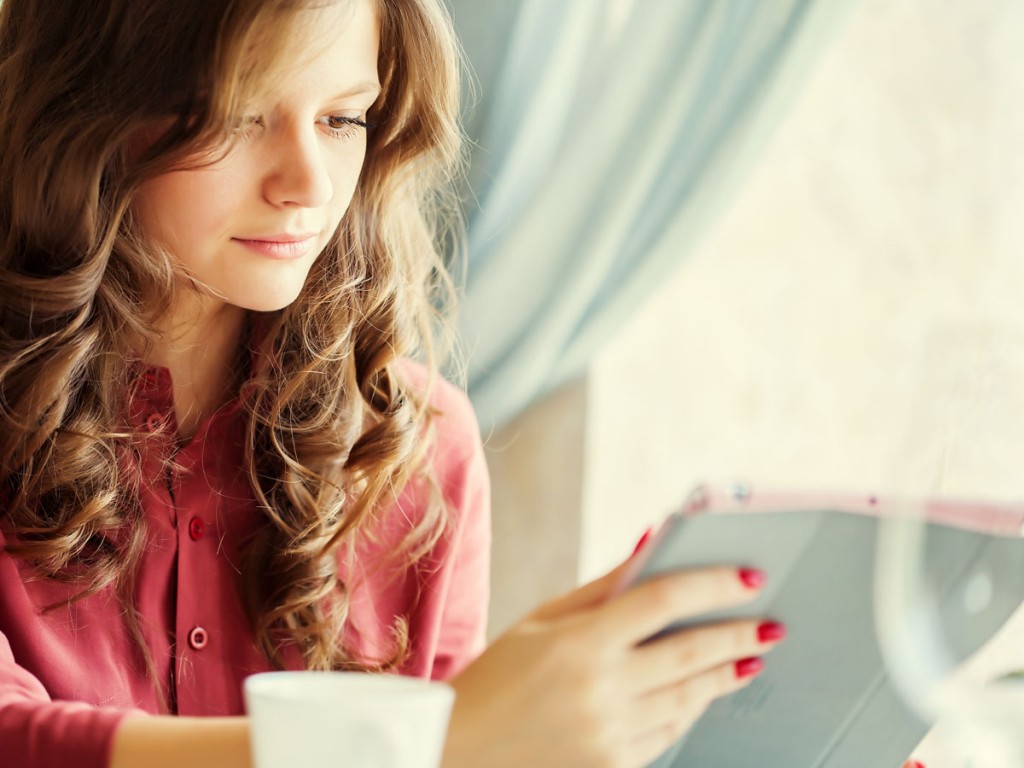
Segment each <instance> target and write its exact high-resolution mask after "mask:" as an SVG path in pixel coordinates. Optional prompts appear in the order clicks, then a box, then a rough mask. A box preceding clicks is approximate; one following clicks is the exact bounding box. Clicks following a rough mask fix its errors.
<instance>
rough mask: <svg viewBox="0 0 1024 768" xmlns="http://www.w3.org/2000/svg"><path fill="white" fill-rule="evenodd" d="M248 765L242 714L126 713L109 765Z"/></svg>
mask: <svg viewBox="0 0 1024 768" xmlns="http://www.w3.org/2000/svg"><path fill="white" fill-rule="evenodd" d="M183 766H188V767H189V768H252V756H251V753H250V750H249V720H248V718H245V717H130V718H127V719H126V720H124V721H123V722H122V723H121V725H120V726H118V729H117V732H116V734H115V736H114V748H113V752H112V755H111V759H110V768H182V767H183Z"/></svg>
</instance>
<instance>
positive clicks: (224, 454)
mask: <svg viewBox="0 0 1024 768" xmlns="http://www.w3.org/2000/svg"><path fill="white" fill-rule="evenodd" d="M403 371H404V372H405V373H406V374H407V375H408V376H409V378H410V380H411V381H413V382H417V381H419V382H422V381H423V375H424V374H423V371H422V369H420V368H419V367H418V366H414V365H409V366H407V367H406V368H403ZM145 379H146V384H145V386H144V390H143V392H142V395H141V397H139V398H138V399H137V400H136V401H135V403H134V405H133V410H132V419H133V421H134V423H135V426H136V427H137V428H139V429H142V430H149V431H153V430H154V429H156V428H157V427H158V426H159V425H160V423H165V424H167V426H168V429H167V432H168V434H170V435H174V434H176V432H177V429H176V425H175V424H174V423H173V420H174V409H173V401H172V393H171V381H170V375H169V373H168V371H167V370H166V369H162V368H153V369H149V370H148V371H147V372H146V375H145ZM434 389H435V394H434V396H433V398H432V403H433V405H434V407H435V408H436V409H437V410H438V411H440V415H439V416H437V417H436V418H435V424H436V427H435V430H436V435H437V437H436V441H435V446H434V448H433V449H432V454H431V461H432V464H433V467H434V471H435V473H436V476H437V478H438V479H439V481H440V486H441V488H442V491H443V493H444V496H445V498H446V500H447V502H448V504H449V506H450V508H451V510H452V514H453V515H454V520H453V524H452V526H451V528H450V533H448V534H447V535H446V536H445V537H444V538H442V540H441V541H440V542H439V543H438V544H437V545H436V547H435V548H434V549H433V550H432V551H431V552H430V553H429V554H428V556H427V557H426V558H424V559H423V560H421V561H419V562H418V563H416V564H415V565H414V566H411V567H408V566H402V565H401V563H400V562H399V564H398V565H396V566H389V567H385V568H380V569H373V568H372V567H371V566H373V565H374V564H375V563H378V562H381V554H382V553H388V552H390V551H392V550H393V548H395V547H397V545H398V543H399V542H400V540H401V539H402V537H403V535H404V534H405V533H406V532H407V531H408V527H409V519H410V518H411V519H416V517H417V515H418V514H420V511H421V510H422V508H423V505H424V503H425V499H426V496H425V493H426V491H425V489H424V487H423V486H422V485H420V484H419V483H418V482H417V481H415V480H414V481H413V482H411V483H410V484H409V486H408V487H407V488H406V489H405V491H404V492H403V494H402V496H401V498H400V499H399V501H398V503H397V504H395V505H393V506H392V507H391V508H390V509H388V510H387V511H386V512H385V514H384V515H383V517H382V523H381V529H380V530H381V533H382V543H381V544H380V545H379V546H377V547H371V546H370V545H365V546H363V548H362V549H361V550H360V551H359V557H358V558H357V561H356V566H355V567H354V568H352V569H346V568H343V570H342V574H341V575H342V577H343V578H344V580H345V583H346V584H347V585H349V588H350V590H351V591H352V594H351V600H352V602H351V611H350V621H349V624H348V630H347V632H348V639H349V640H350V641H351V644H354V646H355V647H356V648H357V649H359V650H360V651H361V652H363V653H366V654H370V655H373V654H375V653H376V652H378V651H381V650H386V649H387V648H388V647H389V646H388V644H387V643H388V638H389V631H390V629H391V627H392V625H393V623H394V619H395V617H398V616H406V617H408V619H409V629H410V633H409V634H410V638H411V643H412V654H411V656H410V658H409V660H408V662H407V663H406V664H405V665H404V666H403V667H402V669H401V670H400V671H401V673H402V674H405V675H412V676H417V677H429V678H434V679H444V678H448V677H450V676H452V675H453V674H455V673H456V672H458V671H459V670H460V669H461V668H462V667H463V666H464V665H465V664H467V663H468V662H469V661H470V660H471V659H472V658H473V657H474V656H475V655H476V654H478V653H479V652H480V651H481V650H482V649H483V645H484V629H485V622H486V609H487V596H488V581H489V578H488V577H489V552H490V517H489V495H488V494H489V488H488V478H487V470H486V467H485V464H484V459H483V452H482V449H481V446H480V438H479V434H478V431H477V426H476V421H475V418H474V416H473V412H472V408H471V407H470V405H469V403H468V400H467V399H466V398H465V396H464V395H462V394H461V393H460V392H458V390H456V389H455V388H454V387H452V386H451V385H449V384H447V383H444V382H438V384H437V385H436V386H435V388H434ZM242 434H243V419H242V418H241V411H240V408H239V405H238V402H237V401H236V402H234V403H231V404H229V405H228V406H225V407H224V408H222V409H221V410H220V411H218V412H217V413H216V414H214V415H213V416H211V417H210V418H209V419H208V420H207V421H206V422H205V423H204V424H203V425H201V427H200V429H199V432H198V433H197V434H196V436H195V438H194V439H193V440H192V441H191V442H189V443H188V444H187V445H186V446H185V447H184V448H182V449H181V451H180V452H179V453H178V455H177V457H176V458H177V462H178V463H179V464H180V465H181V466H182V468H183V469H182V470H181V471H178V472H175V473H174V475H173V476H172V477H166V478H164V477H160V476H159V470H158V469H157V468H158V467H159V451H161V450H169V449H170V445H171V443H170V440H171V438H167V439H156V440H153V441H152V442H153V444H154V445H153V446H152V449H151V450H149V451H148V452H147V453H146V454H145V455H144V456H143V467H144V473H145V477H146V478H147V483H146V487H145V488H144V490H143V492H142V506H143V508H144V510H145V514H146V517H147V522H148V527H149V546H148V549H147V552H146V554H145V557H144V560H143V562H142V564H141V567H140V571H139V576H138V597H139V604H140V607H141V610H142V613H143V615H144V617H145V619H146V620H147V622H148V623H147V625H146V627H145V631H146V636H147V639H148V642H149V647H150V649H151V652H152V653H153V657H154V659H155V662H156V665H157V669H158V672H159V674H160V676H161V679H162V681H164V683H165V687H168V688H169V689H170V690H171V691H172V692H173V699H172V703H173V705H174V711H175V712H176V713H177V714H180V715H238V714H242V713H243V709H244V707H243V702H242V680H243V679H244V678H245V677H246V676H248V675H250V674H252V673H254V672H261V671H265V670H268V669H269V668H270V666H269V664H268V662H267V661H266V659H265V658H264V657H263V654H262V653H261V652H260V651H259V650H258V649H257V648H256V646H255V643H254V639H253V635H252V633H251V632H250V630H249V628H248V622H247V620H246V618H245V614H244V610H243V607H242V603H241V600H240V598H239V595H238V591H237V587H236V584H235V577H236V571H235V565H236V564H237V563H238V561H239V551H240V549H239V543H240V542H242V541H243V540H244V538H245V536H246V534H247V533H248V532H249V531H251V530H252V529H253V528H254V526H256V525H257V524H258V513H257V510H256V506H255V502H254V500H253V498H252V494H251V491H250V490H249V486H248V481H247V480H246V478H245V475H244V473H243V472H242V471H241V470H240V467H241V465H242V447H241V446H242V443H241V439H242ZM7 525H8V524H7V523H6V521H4V520H3V519H2V518H0V766H4V767H6V766H12V767H13V766H19V768H44V766H45V768H60V766H74V767H75V768H103V767H104V766H106V765H107V764H108V762H109V756H110V750H111V746H112V742H113V736H114V731H115V729H116V727H117V725H118V724H119V723H120V721H121V720H122V719H123V718H124V717H125V716H126V715H128V714H129V713H130V712H131V711H132V710H142V711H145V712H151V713H152V712H157V711H158V709H159V705H158V701H157V697H156V695H155V693H154V691H153V687H152V684H151V682H150V680H149V678H148V677H147V676H146V675H145V674H144V673H142V672H140V670H141V666H140V665H139V664H138V663H132V661H131V660H133V659H136V658H138V651H137V649H136V648H135V647H134V645H133V642H132V640H131V637H130V635H129V633H128V631H127V629H126V628H125V627H124V625H123V624H122V621H121V617H120V612H121V609H120V606H119V604H118V601H117V599H116V598H115V597H114V596H113V594H112V593H111V591H110V590H107V591H104V592H101V593H99V594H96V595H94V596H92V597H89V598H85V599H82V600H79V601H78V602H75V603H72V604H70V605H68V606H66V607H62V608H58V609H56V610H53V611H51V612H49V613H46V614H44V613H42V608H43V606H46V605H49V604H52V603H55V602H61V601H64V600H66V598H67V596H68V595H70V594H73V593H74V592H73V588H71V587H68V586H66V585H61V584H58V583H55V582H52V581H49V580H38V579H37V580H32V579H30V578H29V577H30V571H29V569H27V568H26V567H25V566H24V564H23V563H21V562H20V561H19V560H17V559H15V558H13V557H11V556H10V555H8V554H6V552H3V551H2V547H3V545H4V543H5V538H4V532H5V531H6V532H7V534H8V536H9V535H10V530H9V528H7ZM360 564H363V565H366V566H367V570H366V572H365V573H363V572H362V568H361V567H360ZM289 667H292V668H300V667H301V665H300V664H299V661H298V659H297V656H293V657H292V658H291V660H290V662H289Z"/></svg>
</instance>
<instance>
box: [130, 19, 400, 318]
mask: <svg viewBox="0 0 1024 768" xmlns="http://www.w3.org/2000/svg"><path fill="white" fill-rule="evenodd" d="M300 17H301V18H300V19H299V24H298V25H297V29H298V30H300V31H301V32H303V33H305V34H301V35H300V34H296V37H297V38H301V39H297V40H295V41H294V42H293V43H290V46H289V53H288V54H286V57H285V59H284V60H285V61H286V62H288V63H293V64H295V65H296V66H294V70H293V71H291V70H290V71H289V72H288V73H287V74H288V76H287V77H284V78H280V83H281V85H280V87H277V88H276V90H275V92H274V93H273V94H272V97H271V98H268V99H267V100H266V101H267V103H262V104H253V105H250V106H251V108H247V110H246V111H247V114H248V115H249V117H248V118H247V120H246V123H245V125H243V126H242V128H241V129H240V130H241V137H240V138H239V140H238V141H237V143H236V144H235V145H234V146H233V147H232V148H231V149H230V151H229V152H228V153H227V154H226V155H225V156H224V157H223V158H222V159H220V160H218V161H217V162H216V163H214V164H212V165H208V166H205V167H203V168H198V169H195V170H186V171H175V172H171V173H166V174H164V175H162V176H158V177H156V178H154V179H152V180H150V181H148V182H147V183H145V184H144V185H143V186H142V188H141V189H140V191H139V193H138V196H137V198H136V200H135V212H136V215H137V217H138V219H139V222H140V224H141V227H142V231H143V233H144V235H145V236H146V238H147V239H149V240H152V241H155V242H156V243H158V244H160V245H161V246H163V247H164V248H166V249H167V250H168V251H169V252H170V254H171V255H172V256H173V257H174V258H175V260H176V261H177V262H178V266H179V267H180V268H183V269H184V271H185V272H186V273H187V274H188V276H189V277H190V278H191V280H192V281H193V282H194V283H195V284H196V285H197V286H199V290H200V291H202V292H203V293H205V294H208V295H210V296H212V297H214V300H215V301H217V302H224V303H228V304H232V305H234V306H237V307H241V308H244V309H251V310H257V311H271V310H276V309H280V308H282V307H285V306H287V305H288V304H290V303H291V302H293V301H294V300H295V298H296V297H297V296H298V294H299V291H300V290H301V289H302V286H303V283H304V282H305V280H306V276H307V275H308V274H309V270H310V268H311V266H312V265H313V262H314V261H315V260H316V258H317V256H318V255H319V254H320V252H321V251H322V250H323V248H324V247H325V246H326V244H327V243H328V241H329V240H330V239H331V237H332V235H333V234H334V232H335V230H336V229H337V227H338V224H339V222H340V221H341V218H342V216H343V215H344V214H345V211H346V210H347V209H348V205H349V202H350V201H351V199H352V193H353V191H354V189H355V185H356V180H357V179H358V177H359V173H360V170H361V168H362V165H363V159H364V157H365V154H366V132H365V128H364V127H363V126H362V125H359V124H358V121H362V120H365V118H366V111H367V109H369V107H370V106H371V105H372V104H373V102H374V101H375V99H376V98H377V96H378V95H379V91H380V87H379V85H378V82H377V46H378V27H377V18H376V12H375V8H374V4H373V2H372V0H354V1H353V2H343V3H333V4H329V5H327V6H325V7H321V8H316V9H310V10H304V11H301V12H300ZM292 51H294V52H292Z"/></svg>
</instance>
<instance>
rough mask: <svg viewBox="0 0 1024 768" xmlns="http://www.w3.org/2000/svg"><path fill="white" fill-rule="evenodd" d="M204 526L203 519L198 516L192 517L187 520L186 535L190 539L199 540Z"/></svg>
mask: <svg viewBox="0 0 1024 768" xmlns="http://www.w3.org/2000/svg"><path fill="white" fill-rule="evenodd" d="M205 527H206V526H205V525H204V524H203V521H202V520H201V519H200V518H198V517H193V518H192V519H191V520H189V521H188V535H189V537H190V538H191V539H192V541H199V540H200V539H201V538H203V528H205Z"/></svg>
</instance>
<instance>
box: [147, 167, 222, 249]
mask: <svg viewBox="0 0 1024 768" xmlns="http://www.w3.org/2000/svg"><path fill="white" fill-rule="evenodd" d="M221 176H222V175H221V174H217V173H212V172H210V171H202V170H198V171H176V172H173V173H167V174H164V175H162V176H158V177H156V178H155V179H151V180H150V181H148V182H146V183H145V184H144V185H143V186H142V187H141V188H140V189H139V193H138V194H137V195H136V198H135V201H134V206H133V207H134V210H135V212H136V215H137V217H138V220H139V223H140V225H141V227H142V233H143V235H144V236H145V237H147V238H154V239H156V240H158V241H161V242H162V243H164V244H165V245H168V246H170V245H172V244H173V243H175V242H183V241H188V240H189V239H191V238H192V237H194V236H197V235H199V234H206V233H209V232H210V231H211V230H213V229H216V228H217V225H218V223H219V222H221V223H222V222H224V220H225V213H226V212H227V211H228V210H229V209H230V204H231V195H230V189H231V185H230V184H228V183H226V180H225V179H223V178H222V177H221Z"/></svg>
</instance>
